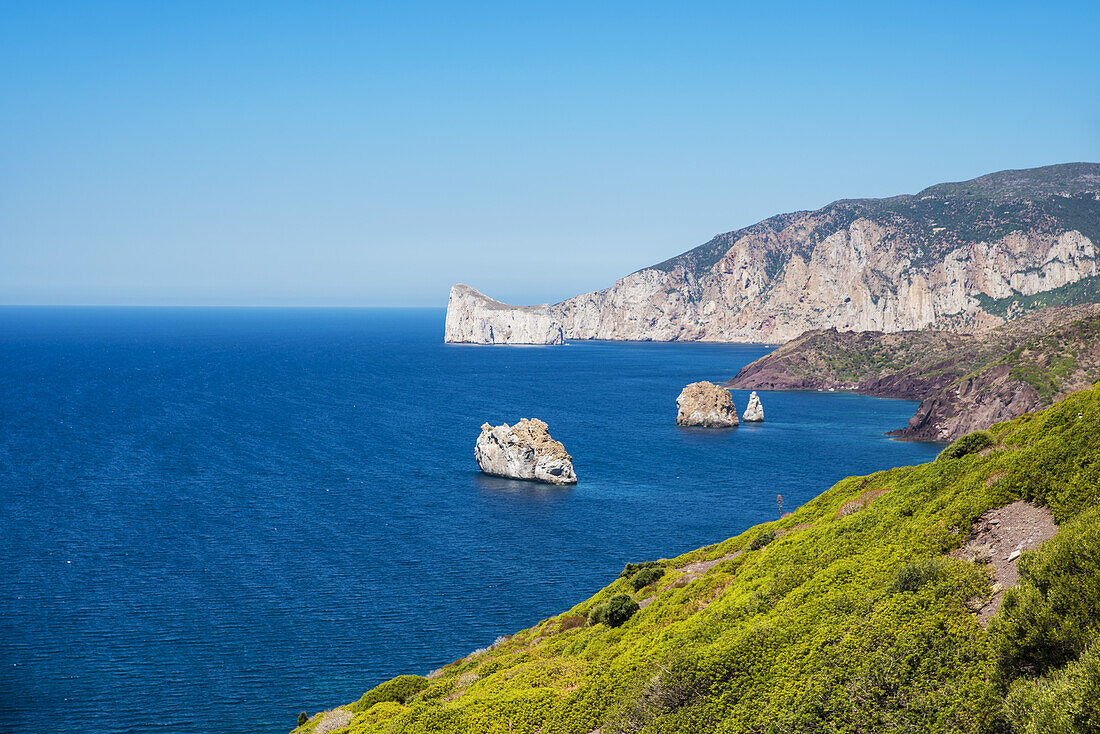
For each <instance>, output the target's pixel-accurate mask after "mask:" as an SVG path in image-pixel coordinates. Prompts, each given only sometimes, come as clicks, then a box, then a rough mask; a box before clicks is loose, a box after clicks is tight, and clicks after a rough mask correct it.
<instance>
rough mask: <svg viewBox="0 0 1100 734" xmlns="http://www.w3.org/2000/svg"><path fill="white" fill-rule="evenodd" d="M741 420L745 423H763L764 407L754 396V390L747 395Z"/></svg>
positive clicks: (758, 398) (757, 397)
mask: <svg viewBox="0 0 1100 734" xmlns="http://www.w3.org/2000/svg"><path fill="white" fill-rule="evenodd" d="M741 418H742V420H744V421H745V422H746V423H763V422H764V406H763V405H761V404H760V397H759V396H758V395H757V394H756V390H753V391H752V394H751V395H749V404H748V407H746V408H745V414H744V415H743V416H741Z"/></svg>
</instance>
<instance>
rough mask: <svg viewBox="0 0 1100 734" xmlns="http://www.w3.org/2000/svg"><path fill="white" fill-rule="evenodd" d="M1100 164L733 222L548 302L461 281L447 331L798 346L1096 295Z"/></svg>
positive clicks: (970, 327)
mask: <svg viewBox="0 0 1100 734" xmlns="http://www.w3.org/2000/svg"><path fill="white" fill-rule="evenodd" d="M1098 246H1100V164H1096V163H1070V164H1064V165H1056V166H1046V167H1043V168H1034V169H1028V170H1019V171H1001V172H999V173H993V174H989V175H987V176H982V177H980V178H976V179H973V180H970V181H964V182H960V183H946V184H939V185H936V186H932V187H929V188H927V189H925V190H923V191H921V192H919V193H917V194H913V195H908V194H907V195H901V196H894V197H891V198H887V199H844V200H840V201H836V202H834V203H832V204H829V205H827V206H825V207H823V208H821V209H818V210H816V211H801V212H792V213H789V214H780V215H778V216H774V217H772V218H770V219H766V220H764V221H762V222H759V223H757V224H754V225H752V226H750V227H746V228H744V229H739V230H736V231H733V232H728V233H725V234H721V235H718V236H716V237H715V238H713V239H712V240H710V241H709V242H707V243H705V244H703V245H700V246H699V247H696V248H695V249H693V250H689V251H687V252H685V253H683V254H681V255H678V256H677V257H674V258H671V259H669V260H666V261H665V262H663V263H659V264H657V265H653V266H651V267H648V268H643V269H642V270H639V271H637V272H635V273H632V274H630V275H628V276H626V277H625V278H622V279H620V280H618V281H617V282H615V283H614V284H613V285H611V286H610V287H609V288H607V289H604V290H601V291H596V292H593V293H585V294H582V295H579V296H576V297H574V298H570V299H568V300H565V301H562V302H560V303H556V304H553V305H543V306H508V305H505V304H502V303H499V302H497V301H493V300H492V299H489V298H487V297H485V296H483V295H481V294H479V293H477V291H475V290H473V289H472V288H469V287H467V286H456V287H455V289H452V292H451V302H450V304H449V307H448V313H447V337H446V338H447V341H454V342H476V343H495V344H519V343H524V344H527V343H539V344H552V343H559V342H560V341H562V340H568V339H627V340H628V339H634V340H654V341H675V340H706V341H728V342H763V343H780V342H786V341H788V340H790V339H793V338H795V337H797V336H799V335H801V334H802V333H803V332H805V331H809V330H817V329H828V328H836V329H839V330H841V331H883V332H896V331H911V330H918V329H924V328H928V327H934V328H936V329H938V330H940V331H947V332H956V333H965V332H973V331H980V330H983V329H987V328H991V327H994V326H997V325H1000V324H1002V323H1004V322H1005V321H1006V320H1009V319H1011V318H1013V317H1015V316H1018V315H1021V314H1023V313H1025V312H1027V311H1029V310H1033V309H1036V308H1039V307H1042V306H1047V305H1058V304H1072V303H1080V302H1084V301H1090V302H1096V301H1100V289H1098V287H1097V285H1098V284H1097V275H1098V273H1100V269H1098V268H1100V266H1098V257H1100V255H1098V251H1097V247H1098Z"/></svg>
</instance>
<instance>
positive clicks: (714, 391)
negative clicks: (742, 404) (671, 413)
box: [676, 380, 737, 428]
mask: <svg viewBox="0 0 1100 734" xmlns="http://www.w3.org/2000/svg"><path fill="white" fill-rule="evenodd" d="M676 409H677V410H676V425H678V426H699V427H701V428H731V427H733V426H736V425H737V408H736V407H734V405H733V398H732V397H730V393H729V390H727V389H726V388H724V387H720V386H718V385H715V384H714V383H713V382H707V381H705V380H704V381H703V382H693V383H691V384H690V385H688V386H687V387H685V388H684V389H683V390H682V391H680V397H678V398H676Z"/></svg>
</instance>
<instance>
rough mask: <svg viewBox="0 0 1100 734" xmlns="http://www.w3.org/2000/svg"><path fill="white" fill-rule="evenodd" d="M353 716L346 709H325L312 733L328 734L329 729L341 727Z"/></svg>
mask: <svg viewBox="0 0 1100 734" xmlns="http://www.w3.org/2000/svg"><path fill="white" fill-rule="evenodd" d="M354 718H355V716H354V715H353V714H352V713H351V712H350V711H348V710H346V709H333V710H332V711H326V712H325V713H324V715H323V716H322V717H321V721H320V723H318V724H317V726H316V727H315V728H314V729H313V734H328V732H330V731H336V730H337V729H343V728H344V727H345V726H347V725H348V724H350V723H351V720H352V719H354Z"/></svg>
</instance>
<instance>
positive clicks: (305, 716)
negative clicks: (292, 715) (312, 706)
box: [298, 711, 309, 726]
mask: <svg viewBox="0 0 1100 734" xmlns="http://www.w3.org/2000/svg"><path fill="white" fill-rule="evenodd" d="M307 721H309V714H307V713H306V712H305V711H303V712H302V713H300V714H298V726H302V725H304V724H305V723H306V722H307Z"/></svg>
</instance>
